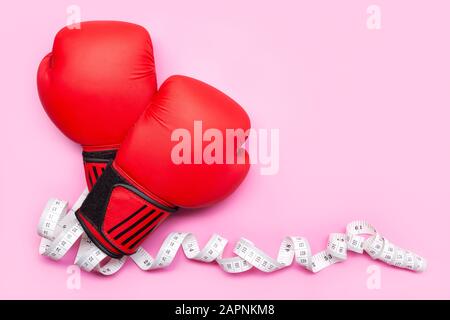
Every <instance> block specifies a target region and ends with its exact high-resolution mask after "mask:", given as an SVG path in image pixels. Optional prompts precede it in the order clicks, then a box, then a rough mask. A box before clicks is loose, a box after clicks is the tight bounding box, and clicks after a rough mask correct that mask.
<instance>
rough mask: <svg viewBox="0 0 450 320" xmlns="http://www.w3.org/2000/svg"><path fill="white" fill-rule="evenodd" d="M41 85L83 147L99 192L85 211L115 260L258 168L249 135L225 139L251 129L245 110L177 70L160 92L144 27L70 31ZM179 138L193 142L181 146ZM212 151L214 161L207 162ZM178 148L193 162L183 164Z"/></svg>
mask: <svg viewBox="0 0 450 320" xmlns="http://www.w3.org/2000/svg"><path fill="white" fill-rule="evenodd" d="M37 84H38V91H39V97H40V99H41V102H42V105H43V106H44V109H45V111H46V112H47V114H48V115H49V117H50V118H51V120H52V121H53V122H54V123H55V125H56V126H57V127H58V128H59V129H60V130H61V131H62V132H63V133H64V134H65V135H66V136H67V137H69V138H70V139H72V140H73V141H75V142H77V143H79V144H80V145H81V146H82V148H83V160H84V166H85V174H86V180H87V184H88V188H89V189H90V193H89V195H88V196H87V198H86V200H85V201H84V203H83V205H82V206H81V207H80V209H78V211H77V212H76V217H77V219H78V220H79V222H80V223H81V225H82V226H83V228H84V231H85V232H86V233H87V235H88V236H89V238H90V239H91V240H92V241H93V242H94V243H95V244H96V245H97V246H98V247H99V248H100V249H101V250H102V251H104V252H105V253H106V254H107V255H109V256H111V257H113V258H119V257H121V256H123V255H130V254H133V253H135V252H136V250H137V249H138V247H139V245H140V244H141V243H142V242H143V241H144V239H145V238H146V237H147V236H148V235H149V234H150V233H151V232H152V231H153V230H154V229H155V228H156V227H157V226H158V225H159V224H160V223H161V222H162V221H164V220H165V219H166V218H167V217H168V216H169V215H170V214H171V213H173V212H175V211H176V210H177V209H178V208H179V207H183V208H197V207H203V206H207V205H210V204H213V203H214V202H216V201H219V200H222V199H223V198H225V197H226V196H228V195H229V194H230V193H231V192H233V191H234V190H235V189H236V188H237V187H238V186H239V184H240V183H241V182H242V181H243V179H244V178H245V176H246V174H247V172H248V170H249V161H248V154H247V152H246V151H245V149H243V148H242V142H243V141H242V139H239V138H236V137H234V138H233V139H231V140H232V141H233V145H232V146H230V145H228V144H225V137H226V136H227V135H230V132H244V133H247V132H248V129H250V120H249V117H248V115H247V114H246V112H245V111H244V110H243V109H242V108H241V106H239V105H238V104H237V103H236V102H235V101H234V100H232V99H231V98H229V97H228V96H227V95H225V94H224V93H222V92H220V91H219V90H217V89H215V88H213V87H211V86H209V85H207V84H205V83H203V82H201V81H198V80H195V79H193V78H189V77H185V76H172V77H170V78H168V79H167V80H166V81H165V82H164V83H163V84H162V85H161V86H160V88H159V90H157V83H156V74H155V64H154V57H153V47H152V42H151V39H150V36H149V34H148V32H147V30H146V29H144V28H143V27H141V26H138V25H135V24H132V23H126V22H117V21H90V22H82V23H81V24H80V28H79V29H78V28H69V27H65V28H63V29H62V30H61V31H59V32H58V34H57V35H56V37H55V40H54V43H53V50H52V52H51V53H50V54H48V55H47V56H45V57H44V59H43V60H42V62H41V64H40V66H39V70H38V75H37ZM199 123H200V124H201V125H200V127H199V126H196V124H199ZM176 130H181V131H179V132H181V134H174V132H177V131H176ZM199 130H200V132H198V131H199ZM208 130H210V132H213V133H214V134H206V133H207V132H208ZM211 130H213V131H211ZM229 130H231V131H229ZM203 132H204V133H205V134H203ZM199 134H200V139H201V140H200V142H199V140H198V137H195V136H196V135H197V136H198V135H199ZM218 134H219V135H220V134H221V135H222V136H223V137H224V138H223V139H219V135H218ZM189 137H191V138H192V139H190V140H189V139H188V138H189ZM245 138H246V135H245V136H244V140H245ZM182 140H186V141H182ZM229 140H230V139H227V142H229ZM220 142H221V143H222V145H221V144H220ZM180 143H184V145H185V146H186V148H182V149H181V150H179V149H176V148H175V149H174V147H175V146H176V145H177V144H180ZM212 144H214V146H215V148H213V149H214V150H213V151H211V145H212ZM207 149H208V150H209V152H212V154H213V156H214V159H215V161H204V159H201V160H202V161H198V158H199V157H200V158H201V157H202V155H203V152H207V151H208V150H207ZM230 150H231V157H230ZM194 151H195V152H200V153H201V154H200V155H199V154H195V152H194ZM177 153H178V154H177ZM216 153H221V154H223V159H224V160H223V161H220V158H219V157H218V154H216ZM174 154H175V156H179V157H181V158H182V159H185V160H187V161H184V162H181V163H180V161H174V159H173V157H174ZM225 154H226V160H225ZM217 159H219V161H218V160H217ZM230 159H232V160H233V161H230ZM242 159H243V160H242ZM239 160H241V161H239Z"/></svg>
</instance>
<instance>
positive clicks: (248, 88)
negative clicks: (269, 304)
mask: <svg viewBox="0 0 450 320" xmlns="http://www.w3.org/2000/svg"><path fill="white" fill-rule="evenodd" d="M69 4H72V1H70V2H69V1H48V0H47V1H31V2H30V1H6V2H3V3H2V8H1V11H0V12H1V13H0V14H1V19H0V36H1V37H0V38H1V39H2V43H3V45H2V59H1V62H0V64H1V68H0V69H1V73H0V82H1V83H0V86H1V88H2V90H1V104H2V108H1V111H0V119H1V126H0V134H1V136H2V137H3V138H2V145H3V151H2V156H1V157H0V159H1V160H0V161H1V163H0V170H1V171H0V197H1V198H0V199H1V201H0V212H1V215H0V241H1V243H2V248H3V254H2V256H1V263H0V298H58V299H67V298H69V299H81V298H88V299H89V298H147V299H163V298H194V299H195V298H213V299H214V298H275V299H278V298H287V299H304V298H369V299H372V298H375V299H381V298H388V299H390V298H447V299H448V298H450V279H449V274H450V273H449V271H448V265H449V263H450V258H449V257H450V256H449V255H448V244H449V240H450V236H449V231H448V230H449V223H450V218H449V217H450V215H449V211H450V201H449V192H450V125H449V119H450V95H449V85H450V83H449V82H450V62H449V57H450V45H449V44H448V43H449V41H448V36H449V30H450V20H449V19H448V14H449V12H450V3H449V2H448V1H444V0H442V1H431V2H430V1H387V0H386V1H381V0H379V1H377V2H376V4H378V5H379V6H380V8H381V13H382V20H381V24H382V29H381V30H378V31H374V30H368V28H367V27H366V19H367V17H368V15H367V13H366V9H367V7H368V6H369V5H371V4H373V2H372V1H365V0H354V1H350V0H346V1H331V0H330V1H277V2H275V1H272V2H271V3H269V2H264V1H261V0H258V1H238V0H233V1H230V0H227V1H209V0H204V1H199V0H190V1H181V0H180V1H149V0H145V1H126V2H123V1H117V2H114V3H112V2H111V1H92V0H89V1H81V0H79V1H75V4H77V5H79V6H80V7H81V10H82V19H83V20H92V19H103V20H106V19H117V20H126V21H131V22H135V23H138V24H141V25H143V26H145V27H147V28H148V30H149V31H150V33H151V35H152V38H153V41H154V47H155V51H156V63H157V73H158V79H159V83H161V82H162V80H164V79H165V78H167V77H168V76H169V75H171V74H175V73H181V74H186V75H190V76H194V77H197V78H199V79H202V80H204V81H206V82H209V83H211V84H213V85H215V86H217V87H218V88H220V89H221V90H223V91H225V92H226V93H228V94H229V95H231V96H232V97H233V98H235V99H236V100H237V101H239V102H240V103H241V104H242V105H243V106H244V107H245V109H246V110H247V111H248V113H249V114H250V117H251V119H252V124H253V126H254V127H255V128H279V129H280V138H281V142H280V170H279V173H278V174H277V175H273V176H262V175H260V174H259V168H258V167H257V166H255V167H254V168H253V169H252V171H251V173H250V175H249V176H248V178H247V179H246V181H245V182H244V184H243V185H242V186H241V187H240V189H239V190H238V192H236V193H235V194H233V195H232V196H231V197H230V198H229V199H227V200H226V201H224V202H222V203H220V204H219V205H216V206H214V207H212V208H209V209H205V210H201V211H199V212H192V213H185V214H183V215H179V216H177V217H174V218H172V219H170V220H168V221H167V222H166V223H165V224H163V226H161V227H160V228H159V229H158V230H157V231H156V232H155V233H154V234H153V235H152V237H151V238H150V239H149V240H148V241H147V242H146V243H145V247H146V248H147V249H148V250H149V251H150V252H151V253H153V254H156V252H157V249H158V248H159V245H160V244H161V242H162V240H163V239H164V238H165V236H166V235H167V234H168V233H169V232H171V231H191V232H193V233H195V234H196V235H197V236H198V238H199V239H200V241H201V242H202V243H203V244H204V243H205V241H206V240H207V239H208V238H209V236H210V235H211V234H212V233H214V232H216V233H219V234H221V235H223V236H224V237H226V238H228V239H229V240H230V242H231V243H232V244H231V245H230V246H229V247H228V248H227V251H226V252H227V254H228V255H231V249H232V246H233V244H234V243H235V241H236V240H238V239H239V237H241V236H244V237H246V238H248V239H251V240H253V241H254V242H255V243H256V244H257V245H258V246H259V247H260V248H262V249H264V250H265V251H267V252H268V253H270V254H272V255H273V256H275V255H276V252H277V250H278V246H279V243H280V241H281V239H282V238H283V237H284V236H285V235H290V234H293V235H302V236H305V237H307V238H308V239H309V240H310V242H311V245H312V248H313V251H314V252H317V251H318V250H322V249H323V248H324V247H325V245H326V240H327V237H328V233H330V232H338V231H343V230H344V227H345V225H346V224H347V223H348V222H350V221H351V220H353V219H366V220H368V221H369V222H371V223H372V224H374V225H375V226H376V227H377V228H378V229H379V230H380V231H381V232H382V233H383V234H384V235H385V236H386V237H387V238H389V239H390V240H392V241H393V242H394V243H396V244H398V245H401V246H403V247H407V248H410V249H412V250H413V251H415V252H417V253H419V254H421V255H423V256H425V257H426V258H427V259H428V261H429V268H428V270H427V271H426V272H425V273H423V274H416V273H413V272H409V271H404V270H400V269H396V268H392V267H389V266H386V265H384V264H382V263H378V262H374V261H372V260H371V259H370V258H369V257H368V256H367V255H365V256H359V255H354V254H352V255H351V256H350V259H349V261H347V262H345V263H343V264H340V265H336V266H333V267H331V268H330V269H327V270H325V271H323V272H321V273H319V274H315V275H313V274H310V273H308V272H307V271H304V270H303V269H301V268H300V267H298V266H293V267H290V268H288V269H286V270H283V271H281V272H277V273H274V274H270V275H267V274H263V273H261V272H259V271H257V270H253V271H251V272H248V273H246V274H241V275H228V274H225V273H223V272H222V271H221V270H220V269H219V268H218V267H217V266H214V265H207V264H202V263H196V262H191V261H187V259H186V258H185V257H184V255H183V254H182V253H180V254H178V256H177V257H176V259H175V261H174V263H173V265H172V266H171V267H170V268H168V269H165V270H161V271H157V272H150V273H146V272H143V271H140V270H139V269H138V268H137V267H136V266H135V265H134V264H133V263H132V262H129V263H128V264H127V265H126V266H125V267H124V269H123V270H121V271H120V272H119V273H118V274H117V275H116V276H114V277H112V278H104V277H101V276H98V275H94V274H86V273H83V274H82V278H81V289H80V290H69V289H67V288H66V280H67V277H68V275H67V274H66V268H67V266H68V265H69V264H70V263H71V261H72V260H71V257H72V256H73V254H74V252H72V253H71V254H70V257H68V258H67V259H64V260H63V261H62V262H60V263H55V262H52V261H49V260H48V259H46V258H43V257H40V256H39V255H38V253H37V247H38V243H39V238H38V236H37V235H36V225H37V222H38V218H39V215H40V213H41V210H42V208H43V206H44V204H45V202H46V201H47V198H49V197H50V196H56V197H60V198H63V199H68V200H70V201H71V202H73V201H74V200H75V199H76V197H77V195H78V194H79V192H80V191H81V190H82V189H83V188H84V178H83V171H82V162H81V158H80V148H79V147H78V146H77V145H75V144H73V143H72V142H70V141H69V140H68V139H67V138H65V137H64V136H62V135H61V134H60V132H59V131H58V130H57V129H56V128H55V127H54V126H53V125H52V123H51V122H50V120H49V119H48V118H47V116H46V114H45V113H44V112H43V110H42V108H41V105H40V102H39V99H38V96H37V92H36V83H35V74H36V69H37V66H38V63H39V62H40V60H41V58H42V57H43V56H44V55H45V54H46V53H47V52H48V51H49V50H50V49H51V45H52V41H53V37H54V35H55V33H56V32H57V31H58V30H59V29H60V28H61V27H62V26H64V24H65V22H66V7H67V6H68V5H69ZM372 264H376V265H378V266H380V268H381V288H380V289H379V290H369V289H367V286H366V281H367V278H368V274H367V273H366V269H367V267H368V266H369V265H372Z"/></svg>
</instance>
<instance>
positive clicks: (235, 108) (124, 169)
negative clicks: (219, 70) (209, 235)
mask: <svg viewBox="0 0 450 320" xmlns="http://www.w3.org/2000/svg"><path fill="white" fill-rule="evenodd" d="M194 120H201V121H202V125H203V131H205V130H206V129H208V128H216V129H218V130H220V131H221V132H222V133H223V136H224V137H225V134H226V133H225V130H226V129H237V128H241V129H243V130H247V129H249V128H250V120H249V117H248V115H247V113H246V112H245V111H244V110H243V109H242V107H241V106H239V105H238V104H237V103H236V102H235V101H234V100H232V99H231V98H229V97H228V96H227V95H225V94H224V93H222V92H220V91H219V90H217V89H215V88H213V87H211V86H209V85H207V84H205V83H203V82H201V81H198V80H195V79H192V78H189V77H184V76H173V77H170V78H169V79H167V80H166V81H165V82H164V83H163V85H162V86H161V88H160V90H159V91H158V93H157V94H156V95H155V96H154V98H153V100H152V102H151V105H150V107H149V108H147V109H146V111H145V112H144V114H143V115H142V116H141V117H140V118H139V120H138V122H137V123H136V125H135V126H134V127H133V129H132V130H131V131H130V133H129V134H128V135H127V137H126V139H125V140H124V142H123V144H122V147H121V148H120V150H119V151H118V154H117V157H116V160H115V162H114V167H115V168H117V170H118V171H119V172H120V173H121V174H122V175H124V176H125V178H127V179H128V180H129V181H132V182H133V183H134V184H135V185H136V186H137V187H138V188H139V189H141V190H142V191H143V192H145V193H146V194H147V195H149V196H150V197H152V198H153V199H157V200H160V201H161V200H163V201H164V202H165V203H168V204H171V205H175V206H180V207H188V208H194V207H201V206H206V205H210V204H212V203H214V202H216V201H219V200H221V199H223V198H225V197H226V196H227V195H229V194H230V193H231V192H233V190H235V189H236V188H237V186H238V185H239V184H240V183H241V182H242V180H243V179H244V178H245V176H246V174H247V172H248V170H249V161H248V155H247V153H246V151H244V150H241V151H240V152H245V158H246V160H247V161H246V163H245V164H206V163H204V162H202V163H201V164H193V163H192V164H178V165H177V164H175V163H173V162H172V159H171V151H172V148H173V147H174V146H175V145H176V144H177V143H178V142H177V141H171V134H172V131H173V130H175V129H177V128H186V129H188V130H190V131H191V133H192V135H193V132H192V130H193V125H194ZM192 140H194V139H192ZM208 144H209V142H203V143H202V148H203V149H204V148H205V146H206V145H208ZM193 148H194V146H193V141H192V150H194V149H193ZM232 150H233V149H232ZM233 151H234V153H236V152H238V148H236V147H235V148H234V150H233ZM192 159H193V156H192Z"/></svg>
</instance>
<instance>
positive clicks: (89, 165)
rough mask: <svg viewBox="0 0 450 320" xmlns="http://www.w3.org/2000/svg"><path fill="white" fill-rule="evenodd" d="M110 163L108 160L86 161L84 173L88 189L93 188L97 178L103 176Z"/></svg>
mask: <svg viewBox="0 0 450 320" xmlns="http://www.w3.org/2000/svg"><path fill="white" fill-rule="evenodd" d="M107 165H108V163H106V162H85V163H84V174H85V177H86V183H87V186H88V189H89V190H91V189H92V187H93V186H94V184H95V183H96V182H97V179H98V178H99V177H100V176H101V174H102V173H103V171H104V170H105V168H106V166H107Z"/></svg>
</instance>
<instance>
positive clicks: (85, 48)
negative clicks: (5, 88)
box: [37, 21, 156, 150]
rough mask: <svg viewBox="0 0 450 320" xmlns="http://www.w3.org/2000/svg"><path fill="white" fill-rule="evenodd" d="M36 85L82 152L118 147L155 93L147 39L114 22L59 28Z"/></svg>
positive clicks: (47, 108) (53, 117)
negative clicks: (77, 27) (82, 147)
mask: <svg viewBox="0 0 450 320" xmlns="http://www.w3.org/2000/svg"><path fill="white" fill-rule="evenodd" d="M37 84H38V91H39V97H40V99H41V102H42V105H43V106H44V109H45V111H46V112H47V114H48V115H49V117H50V118H51V120H52V121H53V122H54V123H55V125H56V126H57V127H58V128H59V129H60V130H61V131H62V132H63V133H64V134H65V135H67V136H68V137H69V138H70V139H72V140H74V141H76V142H78V143H79V144H81V145H83V146H84V147H85V150H97V149H105V147H106V148H107V149H111V148H112V147H118V145H119V144H120V143H121V142H122V140H123V137H124V136H125V134H126V132H127V130H128V129H129V128H130V127H131V126H132V125H133V124H134V122H135V121H136V120H137V119H138V118H139V115H140V114H141V113H142V111H143V110H144V109H145V107H146V106H147V105H148V103H149V101H150V98H151V97H152V95H153V94H154V92H155V91H156V76H155V65H154V58H153V48H152V42H151V39H150V36H149V34H148V32H147V31H146V29H144V28H143V27H141V26H138V25H135V24H131V23H126V22H117V21H89V22H82V23H81V29H79V30H77V29H72V30H71V29H68V28H63V29H62V30H61V31H59V32H58V34H57V35H56V37H55V40H54V43H53V50H52V52H51V53H49V54H48V55H47V56H46V57H45V58H44V59H43V60H42V62H41V64H40V65H39V70H38V74H37Z"/></svg>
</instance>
